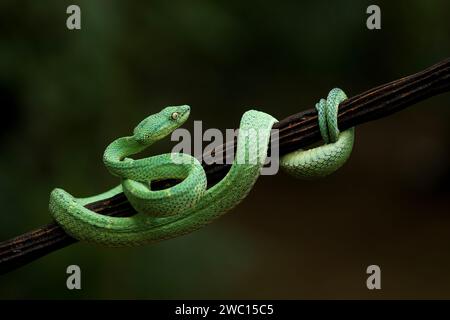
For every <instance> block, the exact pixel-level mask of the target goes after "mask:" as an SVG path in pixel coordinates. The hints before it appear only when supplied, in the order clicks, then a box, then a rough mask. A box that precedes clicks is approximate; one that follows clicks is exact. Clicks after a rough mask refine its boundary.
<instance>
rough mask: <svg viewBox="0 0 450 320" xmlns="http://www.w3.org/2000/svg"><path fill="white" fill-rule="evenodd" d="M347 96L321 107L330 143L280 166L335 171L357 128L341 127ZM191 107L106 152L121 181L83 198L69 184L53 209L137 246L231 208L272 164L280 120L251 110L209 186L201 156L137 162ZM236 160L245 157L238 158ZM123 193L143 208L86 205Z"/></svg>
mask: <svg viewBox="0 0 450 320" xmlns="http://www.w3.org/2000/svg"><path fill="white" fill-rule="evenodd" d="M345 99H346V96H345V94H344V93H343V91H342V90H340V89H333V90H331V91H330V93H329V95H328V97H327V100H323V99H322V100H321V101H320V102H319V103H318V104H317V105H316V108H317V110H318V114H319V126H320V129H321V135H322V138H323V140H324V142H325V144H324V145H322V146H319V147H317V148H314V149H311V150H306V151H303V150H298V151H295V152H292V153H290V154H288V155H285V156H284V157H282V158H281V161H280V165H281V168H282V169H284V170H285V171H286V172H288V173H289V174H291V175H293V176H296V177H299V178H315V177H321V176H324V175H327V174H330V173H332V172H333V171H335V170H336V169H338V168H339V167H340V166H342V164H344V163H345V161H346V160H347V158H348V157H349V155H350V153H351V150H352V146H353V136H354V132H353V129H349V130H347V131H344V132H342V133H339V130H338V128H337V108H338V105H339V103H340V102H342V101H343V100H345ZM189 113H190V108H189V106H175V107H166V108H165V109H163V110H162V111H160V112H159V113H157V114H154V115H151V116H149V117H148V118H146V119H145V120H143V121H142V122H141V123H140V124H139V125H138V126H137V127H136V128H135V129H134V132H133V136H130V137H123V138H119V139H117V140H115V141H113V142H112V143H111V144H110V145H109V146H108V147H107V148H106V150H105V153H104V157H103V160H104V163H105V165H106V167H107V168H108V170H109V171H110V172H111V173H112V174H114V175H116V176H118V177H120V178H121V179H122V183H121V184H120V185H119V186H117V187H115V188H114V189H112V190H110V191H107V192H105V193H102V194H99V195H97V196H94V197H89V198H83V199H78V198H74V197H73V196H71V195H70V194H69V193H67V192H66V191H64V190H62V189H54V190H53V191H52V193H51V195H50V205H49V207H50V212H51V213H52V216H53V218H54V219H55V220H56V221H57V222H58V224H59V225H61V226H62V227H63V229H64V230H65V231H66V232H67V233H68V234H69V235H71V236H72V237H74V238H76V239H78V240H84V241H88V242H92V243H96V244H100V245H104V246H110V247H120V246H137V245H142V244H146V243H151V242H155V241H159V240H163V239H168V238H173V237H176V236H180V235H182V234H185V233H188V232H191V231H193V230H196V229H198V228H200V227H202V226H204V225H205V224H207V223H210V222H211V221H212V220H214V219H215V218H217V217H218V216H220V215H221V214H223V213H225V212H227V211H229V210H231V209H232V208H233V207H234V206H236V205H237V204H238V203H239V202H240V201H242V200H243V199H244V198H245V196H246V195H247V194H248V193H249V192H250V190H251V188H252V187H253V185H254V183H255V182H256V180H257V178H258V176H259V174H260V170H261V168H262V166H263V164H264V162H265V159H266V156H267V150H268V145H269V140H270V134H271V128H272V126H273V124H274V123H275V122H277V120H276V119H275V118H273V117H272V116H270V115H268V114H266V113H263V112H259V111H255V110H249V111H247V112H245V113H244V115H243V116H242V119H241V123H240V127H239V133H238V140H237V141H238V142H237V149H236V156H235V161H234V162H233V164H232V166H231V168H230V170H229V172H228V173H227V175H226V176H225V177H224V178H223V179H222V180H221V181H220V182H218V183H217V184H216V185H214V186H213V187H211V188H209V189H206V174H205V171H204V169H203V168H202V166H201V164H200V163H199V161H198V160H197V159H195V158H194V157H192V156H190V155H187V154H182V153H167V154H162V155H157V156H152V157H148V158H144V159H139V160H133V159H131V158H129V156H130V155H133V154H136V153H139V152H141V151H143V150H144V149H146V148H148V147H149V146H151V145H152V144H153V143H154V142H156V141H158V140H160V139H162V138H164V137H166V136H167V135H169V134H170V133H171V132H172V131H173V130H175V129H176V128H178V127H179V126H181V125H182V124H183V123H184V122H185V121H186V120H187V118H188V117H189ZM249 130H255V131H256V132H258V141H257V143H254V141H251V139H248V136H247V135H246V133H247V132H248V131H249ZM236 159H239V161H238V160H236ZM162 179H181V180H182V181H181V182H180V183H178V184H176V185H175V186H173V187H170V188H167V189H164V190H151V187H150V183H151V181H154V180H162ZM122 191H123V192H124V193H125V195H126V197H127V198H128V200H129V201H130V203H131V205H132V206H133V207H134V208H135V209H136V211H137V212H138V214H137V215H135V216H132V217H109V216H105V215H101V214H98V213H96V212H94V211H91V210H89V209H87V208H85V207H84V205H86V204H88V203H90V202H94V201H99V200H103V199H107V198H110V197H111V196H114V195H116V194H118V193H120V192H122Z"/></svg>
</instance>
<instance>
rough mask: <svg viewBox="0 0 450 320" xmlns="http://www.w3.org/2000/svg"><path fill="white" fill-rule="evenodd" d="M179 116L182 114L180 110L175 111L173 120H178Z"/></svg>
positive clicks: (172, 116)
mask: <svg viewBox="0 0 450 320" xmlns="http://www.w3.org/2000/svg"><path fill="white" fill-rule="evenodd" d="M179 116H180V114H179V113H178V112H174V113H172V115H171V116H170V117H171V118H172V120H177V119H178V117H179Z"/></svg>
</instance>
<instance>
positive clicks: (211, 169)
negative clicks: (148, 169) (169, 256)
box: [0, 59, 450, 274]
mask: <svg viewBox="0 0 450 320" xmlns="http://www.w3.org/2000/svg"><path fill="white" fill-rule="evenodd" d="M447 91H450V59H446V60H444V61H442V62H440V63H438V64H436V65H434V66H432V67H430V68H427V69H425V70H423V71H421V72H418V73H416V74H414V75H411V76H408V77H404V78H401V79H399V80H395V81H393V82H390V83H388V84H385V85H382V86H378V87H376V88H373V89H370V90H368V91H366V92H364V93H361V94H359V95H357V96H354V97H351V98H349V99H347V100H346V101H344V102H342V103H341V104H340V106H339V114H338V124H339V128H340V129H341V130H345V129H347V128H350V127H353V126H356V125H360V124H362V123H365V122H368V121H372V120H376V119H379V118H382V117H386V116H388V115H390V114H392V113H394V112H397V111H400V110H402V109H404V108H406V107H409V106H411V105H413V104H415V103H418V102H420V101H423V100H425V99H427V98H429V97H431V96H435V95H437V94H440V93H443V92H447ZM274 128H277V129H279V146H280V154H281V155H282V154H286V153H288V152H290V151H293V150H296V149H298V148H305V147H308V146H309V145H311V144H313V143H316V142H318V141H320V139H321V137H320V132H319V127H318V125H317V113H316V111H315V109H309V110H306V111H303V112H300V113H297V114H294V115H292V116H290V117H287V118H286V119H284V120H282V121H280V122H278V123H277V124H276V125H275V126H274ZM233 147H234V144H228V145H226V146H225V147H223V148H218V149H219V150H221V149H223V150H225V151H222V152H220V151H217V154H219V155H221V156H222V157H225V156H227V154H230V153H227V150H230V149H231V148H233ZM224 162H225V161H224ZM204 167H205V171H206V173H207V176H208V184H209V185H213V184H214V183H216V182H217V181H219V180H220V179H221V178H222V177H223V176H224V175H225V174H226V172H227V170H228V169H229V166H227V165H217V164H216V165H204ZM174 183H175V181H163V182H160V183H158V184H157V185H156V187H157V188H165V187H167V186H170V185H173V184H174ZM86 207H88V208H90V209H91V210H94V211H96V212H98V213H101V214H105V215H109V216H116V217H124V216H131V215H133V214H135V213H136V212H135V211H134V209H133V208H132V207H131V206H130V204H129V203H128V202H127V199H126V198H125V196H124V195H123V194H119V195H117V196H115V197H112V198H110V199H107V200H105V201H101V202H96V203H91V204H89V205H87V206H86ZM76 241H77V240H75V239H73V238H71V237H69V236H68V235H67V234H66V233H65V232H64V231H63V230H62V228H61V227H59V226H58V225H57V224H56V223H51V224H49V225H47V226H45V227H42V228H39V229H36V230H34V231H31V232H28V233H25V234H23V235H20V236H18V237H15V238H13V239H10V240H7V241H4V242H2V243H0V274H2V273H6V272H8V271H11V270H14V269H17V268H19V267H21V266H23V265H25V264H27V263H30V262H31V261H34V260H36V259H38V258H40V257H43V256H45V255H47V254H49V253H51V252H53V251H56V250H58V249H60V248H63V247H66V246H68V245H70V244H72V243H75V242H76Z"/></svg>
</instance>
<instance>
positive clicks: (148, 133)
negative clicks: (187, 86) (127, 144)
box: [133, 105, 191, 145]
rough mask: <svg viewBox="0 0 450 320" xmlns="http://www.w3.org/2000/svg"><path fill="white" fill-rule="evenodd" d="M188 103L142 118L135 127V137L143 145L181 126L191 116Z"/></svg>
mask: <svg viewBox="0 0 450 320" xmlns="http://www.w3.org/2000/svg"><path fill="white" fill-rule="evenodd" d="M190 110H191V108H190V107H189V106H188V105H182V106H170V107H166V108H164V109H162V110H161V111H160V112H158V113H155V114H152V115H151V116H149V117H147V118H145V119H144V120H142V121H141V122H140V123H139V124H138V125H137V126H136V128H134V131H133V134H134V139H135V140H136V141H137V142H139V143H140V144H143V145H148V144H151V143H153V142H155V141H156V140H160V139H162V138H164V137H166V136H167V135H169V134H170V133H171V132H172V131H174V130H175V129H177V128H178V127H180V126H181V125H182V124H183V123H185V122H186V120H187V119H188V117H189V113H190Z"/></svg>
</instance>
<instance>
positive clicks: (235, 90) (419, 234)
mask: <svg viewBox="0 0 450 320" xmlns="http://www.w3.org/2000/svg"><path fill="white" fill-rule="evenodd" d="M69 4H78V5H79V6H80V7H81V11H82V29H81V30H80V31H69V30H67V29H66V26H65V20H66V18H67V14H66V13H65V12H66V8H67V6H68V5H69ZM369 4H372V2H371V1H350V0H344V1H336V2H330V1H324V0H316V1H308V2H306V1H295V0H291V1H282V2H280V1H278V2H275V1H253V0H252V1H181V0H173V1H139V2H137V1H133V2H131V1H112V0H110V1H106V0H95V1H92V0H91V1H87V0H85V1H56V0H41V1H25V0H21V1H12V0H3V1H1V3H0V35H1V37H0V39H1V40H0V99H1V100H0V101H1V106H2V120H3V121H2V126H1V128H0V143H1V145H2V151H1V157H0V204H1V208H2V209H1V214H0V239H7V238H10V237H13V236H15V235H17V234H20V233H23V232H25V231H28V230H29V229H32V228H36V227H38V226H40V225H42V224H45V223H47V222H48V221H49V214H48V213H47V202H48V196H49V192H50V191H51V189H52V188H54V187H55V186H60V187H63V188H65V189H66V190H68V191H69V192H71V193H73V194H75V195H79V196H85V195H91V194H96V193H99V192H101V191H102V190H105V189H107V188H109V187H110V186H112V185H114V184H117V183H118V181H117V179H115V178H114V177H111V176H110V175H109V174H108V173H107V171H106V170H105V168H104V167H103V165H102V162H101V155H102V152H103V150H104V148H105V146H106V145H107V144H108V143H109V142H110V141H112V140H113V139H115V138H116V137H119V136H124V135H127V134H129V133H130V132H131V129H132V128H133V127H134V125H135V124H137V123H138V122H139V121H140V120H141V119H142V118H144V117H145V116H147V115H148V114H150V113H153V112H156V111H158V110H159V109H160V108H162V107H163V106H165V105H176V104H184V103H186V104H189V105H191V107H192V108H193V112H192V115H191V120H194V119H195V120H200V119H201V120H203V121H204V127H206V128H207V127H217V128H222V129H223V128H230V127H231V128H232V127H236V126H237V124H238V121H239V118H240V116H241V114H242V113H243V112H244V111H245V110H246V109H248V108H249V106H255V107H257V108H258V109H260V110H262V111H266V112H269V113H271V114H273V115H274V116H275V117H277V118H279V119H281V118H283V117H285V116H287V115H290V114H292V113H295V112H298V111H300V110H301V109H303V108H308V107H311V106H312V105H313V103H315V102H316V101H317V100H318V99H319V98H320V97H323V96H325V95H326V94H327V92H328V90H329V89H331V88H333V87H335V86H339V87H341V88H343V89H344V90H345V91H346V92H347V93H348V95H350V96H351V95H354V94H357V93H360V92H362V91H364V90H366V89H369V88H370V87H373V86H376V85H379V84H381V83H384V82H388V81H391V80H394V79H396V78H399V77H401V76H404V75H407V74H410V73H413V72H416V71H418V70H421V69H423V68H425V67H427V66H429V65H431V64H433V63H435V62H437V61H439V60H441V59H444V58H446V57H448V56H449V53H450V42H449V35H450V34H449V33H450V19H449V17H450V3H449V1H446V0H440V1H439V0H435V1H421V0H413V1H395V2H393V1H378V2H377V4H379V5H380V7H381V10H382V29H381V30H378V31H369V30H367V28H366V26H365V23H366V18H367V14H366V13H365V12H366V8H367V6H368V5H369ZM449 106H450V98H449V95H448V94H447V95H442V96H440V97H436V98H433V99H430V100H428V101H426V102H424V103H421V104H420V106H418V107H416V108H412V109H409V110H407V111H404V112H402V113H400V114H397V115H393V116H392V117H390V118H389V119H383V120H380V121H377V122H374V123H370V124H367V125H364V126H362V127H361V128H358V130H357V142H356V147H355V152H354V156H353V157H352V159H351V161H350V163H349V164H348V165H347V166H346V167H345V168H343V169H342V171H340V172H338V173H337V174H335V175H333V176H332V177H330V178H328V179H325V180H323V181H318V182H311V183H309V182H308V183H305V182H298V181H292V179H290V178H288V177H285V176H284V175H279V176H277V177H263V178H262V179H260V182H259V183H258V185H257V186H256V188H255V190H254V192H253V193H252V194H251V195H250V197H249V199H247V201H245V202H244V203H243V204H242V205H241V206H239V207H238V208H237V209H235V210H234V211H233V213H232V214H227V215H226V216H224V217H223V218H222V219H220V220H219V221H217V222H216V223H214V224H213V225H211V226H209V227H207V228H204V229H203V230H200V231H198V232H195V233H193V234H191V235H188V236H184V237H182V238H179V239H174V240H170V241H167V242H163V243H159V244H156V245H152V246H148V247H145V248H135V249H118V250H117V249H115V250H112V249H102V248H97V247H92V246H89V245H86V244H77V245H74V246H71V247H70V248H66V249H64V250H60V251H58V252H56V253H53V254H51V255H49V256H48V257H45V258H43V259H40V260H39V261H37V262H35V263H33V264H30V265H29V266H26V267H24V268H22V269H20V270H17V271H15V272H13V273H10V274H7V275H5V276H2V277H1V278H0V298H8V299H10V298H72V297H73V298H305V297H306V298H314V297H319V298H330V297H331V298H336V297H337V298H347V297H375V296H374V295H373V294H372V293H370V292H368V291H367V290H366V289H365V268H366V266H367V265H369V264H372V263H377V264H380V265H381V266H382V270H385V275H384V278H383V279H384V280H383V292H382V293H381V294H379V295H377V296H376V297H385V298H389V297H447V298H449V297H450V290H449V289H448V286H446V285H445V283H448V282H449V281H450V275H449V274H448V273H447V270H448V269H449V267H450V256H449V254H448V244H449V243H450V235H449V233H448V230H449V228H450V217H448V211H449V210H448V209H449V183H448V181H449V180H448V178H449V176H450V174H449V165H448V164H449V158H450V155H449V152H448V151H449V148H448V146H449V136H450V134H449V133H450V132H449V131H450V126H449V125H448V123H449V121H448V120H449ZM419 126H420V127H422V128H423V129H422V130H418V129H417V128H418V127H419ZM188 127H189V125H188ZM168 148H169V143H168V142H167V143H162V144H159V145H158V146H156V147H155V149H154V150H153V152H160V151H167V150H168ZM327 193H329V194H332V195H333V196H332V197H331V199H332V200H333V201H330V202H329V203H327V202H324V201H322V199H321V197H322V196H323V195H324V194H327ZM348 197H352V200H351V201H342V200H341V199H343V198H344V199H348ZM261 199H264V201H261ZM299 200H301V202H300V201H299ZM260 202H264V204H262V203H260ZM69 264H78V265H80V266H81V268H82V275H83V283H82V286H83V290H82V291H79V292H71V291H68V290H67V289H65V279H66V274H65V268H66V267H67V266H68V265H69ZM384 283H386V285H384Z"/></svg>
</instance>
